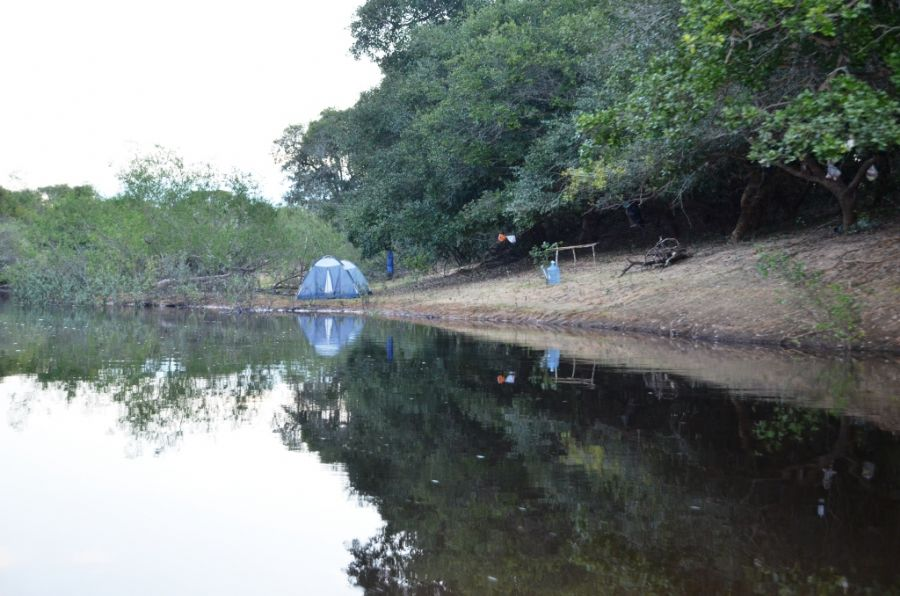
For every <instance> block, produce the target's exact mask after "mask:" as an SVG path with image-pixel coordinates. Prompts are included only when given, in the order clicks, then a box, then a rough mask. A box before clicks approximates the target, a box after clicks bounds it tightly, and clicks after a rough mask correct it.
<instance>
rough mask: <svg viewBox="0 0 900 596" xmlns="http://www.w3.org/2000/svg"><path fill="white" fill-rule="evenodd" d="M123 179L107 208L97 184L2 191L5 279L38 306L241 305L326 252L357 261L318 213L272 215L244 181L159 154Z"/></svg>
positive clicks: (0, 240) (278, 211)
mask: <svg viewBox="0 0 900 596" xmlns="http://www.w3.org/2000/svg"><path fill="white" fill-rule="evenodd" d="M121 178H122V182H123V187H124V191H123V192H122V193H121V194H120V195H119V196H116V197H113V198H109V199H105V198H102V197H100V196H98V195H97V194H96V193H95V192H94V191H93V190H92V189H91V188H89V187H80V188H74V189H72V188H65V187H59V188H51V189H41V190H40V191H37V192H30V191H22V192H9V191H5V190H4V191H2V195H0V214H2V215H0V279H6V280H8V282H9V284H10V285H11V286H12V287H13V289H14V290H15V292H16V293H17V294H18V295H19V296H20V297H22V298H24V299H27V300H32V301H40V302H92V303H106V302H142V301H148V300H151V301H152V300H158V299H168V300H171V299H173V298H174V299H177V300H178V301H196V300H199V299H201V298H202V297H203V296H204V295H207V294H211V293H212V294H216V295H218V296H219V297H220V298H221V297H227V298H228V299H230V300H236V301H239V300H242V299H244V298H246V297H248V296H249V295H250V293H252V292H253V291H255V290H256V289H257V287H258V286H259V284H260V281H261V280H262V279H266V280H268V281H275V280H278V279H283V278H287V277H290V276H291V275H294V274H296V273H298V272H299V270H300V268H301V267H304V266H308V265H309V264H310V263H311V262H312V261H313V260H314V259H316V258H318V257H319V256H321V255H322V254H326V253H334V254H338V255H340V256H342V257H345V258H355V257H356V251H355V250H354V249H353V248H352V247H351V246H350V245H349V244H348V243H347V242H346V241H345V240H343V239H341V237H340V236H339V235H338V234H337V233H336V232H335V231H333V230H332V229H331V228H330V227H329V226H328V225H327V224H326V223H324V222H323V221H321V220H320V219H319V218H317V217H316V216H315V215H313V214H311V213H309V212H308V211H305V210H302V209H297V208H290V207H288V208H276V207H274V206H273V205H272V204H270V203H268V202H267V201H265V200H263V199H262V198H261V197H260V196H259V195H258V194H257V193H256V192H255V190H254V187H253V185H252V183H251V182H250V181H248V180H247V179H245V178H243V177H231V178H223V177H221V176H219V175H217V174H215V173H214V172H211V171H209V170H198V169H193V168H189V167H186V166H185V165H184V164H183V163H182V162H181V160H180V159H178V158H177V157H175V156H173V155H171V154H168V153H158V154H155V155H150V156H147V157H144V158H141V159H137V160H135V161H134V162H133V163H132V164H131V166H130V167H129V168H128V169H127V170H126V171H125V172H123V174H122V176H121ZM42 195H43V197H42ZM44 199H46V200H44Z"/></svg>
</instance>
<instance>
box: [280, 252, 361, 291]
mask: <svg viewBox="0 0 900 596" xmlns="http://www.w3.org/2000/svg"><path fill="white" fill-rule="evenodd" d="M371 293H372V291H371V290H370V289H369V282H368V281H366V277H365V276H364V275H363V274H362V271H360V270H359V268H358V267H357V266H356V265H354V264H353V263H351V262H350V261H346V260H339V259H336V258H335V257H330V256H328V257H322V258H321V259H319V260H318V261H316V264H315V265H313V266H312V269H310V270H309V273H307V274H306V277H305V278H304V279H303V283H302V284H300V289H299V290H298V291H297V299H298V300H319V299H323V298H359V297H360V296H363V295H366V294H371Z"/></svg>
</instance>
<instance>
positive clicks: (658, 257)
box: [619, 238, 691, 277]
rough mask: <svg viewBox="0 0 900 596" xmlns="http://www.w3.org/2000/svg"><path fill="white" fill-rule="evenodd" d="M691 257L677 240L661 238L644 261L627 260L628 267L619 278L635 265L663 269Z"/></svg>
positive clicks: (645, 256) (645, 255) (647, 253)
mask: <svg viewBox="0 0 900 596" xmlns="http://www.w3.org/2000/svg"><path fill="white" fill-rule="evenodd" d="M689 256H691V255H689V254H688V252H687V249H686V248H684V247H683V246H681V244H680V243H679V242H678V240H676V239H675V238H660V239H659V242H657V243H656V245H655V246H654V247H653V248H651V249H650V250H648V251H647V252H646V253H645V254H644V259H643V260H642V261H635V260H632V259H627V260H628V265H626V266H625V268H624V269H623V270H622V273H620V274H619V277H622V276H623V275H625V274H626V273H627V272H628V270H629V269H631V268H632V267H634V266H635V265H637V266H639V267H643V268H645V269H648V268H651V267H660V268H662V267H668V266H669V265H671V264H672V263H677V262H678V261H681V260H683V259H686V258H688V257H689Z"/></svg>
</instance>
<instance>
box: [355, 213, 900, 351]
mask: <svg viewBox="0 0 900 596" xmlns="http://www.w3.org/2000/svg"><path fill="white" fill-rule="evenodd" d="M691 250H692V253H693V256H692V257H691V258H690V259H688V260H686V261H682V262H680V263H678V264H676V265H674V266H672V267H670V268H668V269H665V270H652V271H636V272H629V273H627V274H625V275H624V276H622V277H619V274H620V273H621V271H622V269H623V266H624V264H625V257H626V256H629V255H626V254H615V255H610V254H605V255H600V256H598V258H597V262H596V263H595V264H594V263H591V262H590V256H589V255H588V256H587V259H586V260H585V259H580V260H579V262H578V264H577V265H576V264H573V263H571V262H566V261H563V263H562V283H561V284H560V285H559V286H555V287H549V286H547V285H546V284H545V283H544V280H543V277H542V276H541V274H540V272H539V271H537V270H536V269H533V268H530V267H524V268H523V267H520V268H519V269H518V270H508V269H502V268H501V269H492V270H485V271H479V270H478V269H477V268H476V269H468V270H464V271H457V272H454V273H453V274H451V275H448V276H442V277H441V278H429V279H426V280H425V282H426V283H425V287H426V289H424V290H421V289H417V285H416V284H412V283H410V281H409V280H408V279H407V280H399V281H396V282H388V283H386V284H382V283H377V284H375V288H374V289H375V291H376V295H375V298H374V299H372V300H370V301H369V303H368V305H367V308H369V309H373V310H376V311H378V312H380V313H382V314H388V315H402V316H421V317H429V318H434V317H437V318H441V319H444V320H448V321H452V320H469V321H472V320H483V321H488V320H489V321H496V322H515V323H530V324H535V323H536V324H561V325H568V326H580V327H599V328H610V329H625V330H634V331H644V332H651V333H658V334H663V335H673V336H680V337H694V338H703V339H716V340H721V341H740V342H758V343H785V342H786V341H787V342H788V343H800V344H804V345H818V346H827V345H835V344H836V343H838V342H837V341H836V340H835V339H834V338H833V337H832V336H831V335H830V334H829V333H828V332H827V331H816V329H815V327H816V325H817V323H821V322H825V323H826V324H827V322H828V320H829V317H828V315H827V314H825V313H823V312H822V311H821V309H819V310H816V309H814V308H812V305H811V304H810V301H809V300H808V299H805V298H802V293H801V292H800V291H798V289H797V288H796V287H795V286H793V285H792V284H791V283H790V282H788V281H786V280H784V279H779V278H777V277H774V276H773V277H769V278H763V277H762V276H761V275H760V274H759V272H758V270H757V263H758V262H759V253H760V252H770V253H774V252H784V253H785V254H788V255H791V256H792V257H793V258H794V259H795V260H797V261H801V262H803V263H804V264H805V265H806V266H807V267H808V268H809V269H814V270H821V271H823V272H824V277H823V282H824V283H831V282H837V283H839V284H840V285H841V287H842V291H843V292H845V293H847V294H848V295H851V296H853V297H854V298H855V299H856V300H857V301H858V303H859V304H860V306H861V310H862V325H861V327H862V331H863V332H864V334H865V336H864V338H863V339H862V341H861V342H860V344H859V347H862V348H866V349H889V350H900V225H898V224H892V225H890V226H886V227H883V228H881V229H879V230H876V231H874V232H868V233H864V234H856V235H849V236H840V237H839V236H834V235H832V234H830V233H828V232H827V231H825V230H821V229H820V230H812V231H808V232H805V233H802V234H794V235H789V236H780V237H774V238H769V239H766V240H764V241H761V242H757V243H753V244H750V243H747V244H740V245H736V246H731V245H725V244H710V245H704V246H697V247H692V249H691ZM631 256H634V257H636V256H638V255H631ZM379 290H380V291H379Z"/></svg>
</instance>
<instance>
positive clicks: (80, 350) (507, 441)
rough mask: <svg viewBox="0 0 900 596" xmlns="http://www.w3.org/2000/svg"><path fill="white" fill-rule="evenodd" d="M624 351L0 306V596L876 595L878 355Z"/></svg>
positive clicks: (887, 402)
mask: <svg viewBox="0 0 900 596" xmlns="http://www.w3.org/2000/svg"><path fill="white" fill-rule="evenodd" d="M602 341H603V342H606V344H605V345H608V346H609V350H616V349H622V347H623V346H625V345H626V343H625V340H624V339H623V340H621V341H619V340H617V338H616V337H615V336H613V337H609V338H605V339H603V340H602ZM630 341H632V343H631V344H628V345H630V346H631V349H632V351H633V352H635V353H637V354H640V355H641V356H642V357H643V358H644V360H640V358H638V359H637V360H635V361H634V363H633V364H632V365H627V363H623V362H621V360H622V359H623V358H624V357H623V356H621V355H618V356H616V359H611V357H609V353H610V352H609V350H606V351H604V350H603V349H595V350H594V351H590V350H589V351H588V352H587V353H585V350H584V349H580V350H574V349H573V350H567V348H566V347H565V346H566V343H565V342H563V341H559V342H555V341H549V342H548V343H547V345H544V346H541V345H536V344H535V342H534V341H532V342H531V343H530V344H528V345H520V344H516V343H512V342H509V341H490V340H488V339H485V338H478V339H476V338H474V337H473V336H472V335H464V334H455V333H450V332H447V331H441V330H436V329H433V328H427V327H421V326H413V325H406V324H400V323H393V322H384V321H377V320H368V319H366V320H364V319H358V318H348V317H343V318H342V317H327V316H316V317H313V316H309V317H306V316H301V317H289V316H283V317H259V316H249V317H248V316H243V317H232V316H223V315H216V314H213V313H183V312H159V311H147V312H145V311H137V312H119V311H116V312H96V311H34V310H25V309H22V308H19V307H17V306H15V305H13V304H10V303H7V304H0V483H2V484H0V486H2V489H0V594H3V595H19V594H92V595H93V594H204V593H216V594H248V593H255V594H340V593H352V592H355V593H360V592H367V593H414V594H419V593H421V594H440V593H459V594H484V593H519V594H561V593H565V594H598V593H665V594H671V593H699V592H703V593H723V592H730V593H760V594H770V593H774V592H777V591H779V590H784V591H786V592H788V593H790V592H796V593H836V594H843V593H855V592H865V591H869V592H874V593H891V592H893V593H896V592H897V591H898V590H900V566H898V561H900V434H898V431H900V403H898V402H900V398H898V396H897V386H896V385H895V384H893V381H894V380H895V379H897V378H898V376H900V367H898V366H897V363H896V361H894V360H891V359H883V358H882V359H880V360H873V361H871V362H869V361H854V362H851V361H843V362H842V361H829V360H821V359H817V360H810V359H809V358H808V357H802V358H800V357H798V358H797V360H796V361H795V360H794V359H793V358H792V357H791V356H790V355H788V354H779V355H776V356H774V357H773V356H771V355H770V356H767V357H768V358H774V360H770V361H765V360H763V362H777V363H778V364H777V366H776V365H775V364H772V365H768V366H762V365H760V366H758V367H757V368H758V374H757V373H756V372H754V370H753V367H750V372H749V378H750V379H751V380H752V379H754V378H759V379H760V382H759V383H758V384H755V383H753V382H748V380H747V379H748V373H747V367H746V366H744V367H741V366H740V365H741V363H742V361H743V362H744V363H745V364H746V362H747V361H748V360H747V358H749V357H742V356H741V355H737V356H734V355H729V356H728V358H726V359H725V360H723V359H721V357H719V359H718V360H713V357H712V356H709V355H705V354H704V353H703V352H702V351H698V352H696V353H693V352H691V351H690V350H688V351H685V350H681V351H677V350H675V351H671V353H669V352H666V351H665V350H663V351H660V347H659V346H658V345H653V346H651V345H650V344H649V343H648V344H646V345H643V344H640V343H638V344H636V345H635V344H634V343H633V340H630ZM539 343H540V342H538V344H539ZM635 346H636V347H635ZM667 349H668V348H667ZM592 354H595V356H592ZM604 354H605V356H604ZM651 354H652V355H653V358H652V365H650V364H648V363H647V362H648V360H647V358H649V355H651ZM742 358H743V360H742ZM704 359H706V360H708V361H709V364H708V366H704V365H703V362H704V361H705V360H704ZM782 367H783V368H782ZM792 367H793V368H792ZM731 370H734V371H737V370H743V371H744V372H743V373H741V374H738V373H728V374H726V372H727V371H731ZM772 370H777V371H778V374H777V375H773V374H771V371H772ZM704 371H705V373H709V374H705V373H704ZM811 371H812V372H811ZM729 375H730V376H729ZM773 377H775V378H774V379H773ZM729 378H731V379H733V380H732V381H729ZM782 380H783V381H784V382H783V383H782V382H781V381H782Z"/></svg>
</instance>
